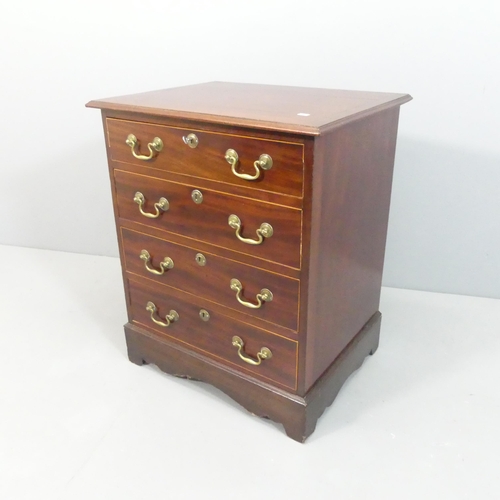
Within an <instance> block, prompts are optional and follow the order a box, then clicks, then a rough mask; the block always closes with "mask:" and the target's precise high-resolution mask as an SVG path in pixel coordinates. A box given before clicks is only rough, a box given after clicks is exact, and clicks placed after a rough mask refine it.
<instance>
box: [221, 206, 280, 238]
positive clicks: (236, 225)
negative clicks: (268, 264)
mask: <svg viewBox="0 0 500 500" xmlns="http://www.w3.org/2000/svg"><path fill="white" fill-rule="evenodd" d="M227 223H228V224H229V227H231V228H233V229H235V230H236V237H237V238H238V239H239V240H240V241H242V242H243V243H248V244H249V245H260V244H261V243H262V242H263V241H264V238H270V237H271V236H272V235H273V233H274V230H273V226H271V224H268V223H267V222H263V223H262V224H261V225H260V227H259V229H257V230H256V231H255V232H256V233H257V239H256V240H252V239H251V238H244V237H243V236H241V220H240V218H239V217H238V216H237V215H234V214H232V215H230V216H229V219H228V220H227Z"/></svg>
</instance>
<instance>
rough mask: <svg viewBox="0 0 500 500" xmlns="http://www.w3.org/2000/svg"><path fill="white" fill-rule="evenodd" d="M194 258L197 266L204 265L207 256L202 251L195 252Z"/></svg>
mask: <svg viewBox="0 0 500 500" xmlns="http://www.w3.org/2000/svg"><path fill="white" fill-rule="evenodd" d="M194 259H195V260H196V262H197V264H198V265H199V266H204V265H205V264H206V263H207V258H206V257H205V256H204V255H203V254H202V253H197V254H196V257H195V258H194Z"/></svg>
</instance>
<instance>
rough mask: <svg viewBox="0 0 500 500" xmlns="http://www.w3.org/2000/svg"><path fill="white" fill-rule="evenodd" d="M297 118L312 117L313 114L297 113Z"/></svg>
mask: <svg viewBox="0 0 500 500" xmlns="http://www.w3.org/2000/svg"><path fill="white" fill-rule="evenodd" d="M297 116H311V113H297Z"/></svg>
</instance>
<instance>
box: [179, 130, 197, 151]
mask: <svg viewBox="0 0 500 500" xmlns="http://www.w3.org/2000/svg"><path fill="white" fill-rule="evenodd" d="M182 140H183V141H184V144H187V145H188V146H189V147H190V148H193V149H194V148H195V147H196V146H198V142H199V141H198V137H197V136H196V134H189V135H187V136H183V137H182Z"/></svg>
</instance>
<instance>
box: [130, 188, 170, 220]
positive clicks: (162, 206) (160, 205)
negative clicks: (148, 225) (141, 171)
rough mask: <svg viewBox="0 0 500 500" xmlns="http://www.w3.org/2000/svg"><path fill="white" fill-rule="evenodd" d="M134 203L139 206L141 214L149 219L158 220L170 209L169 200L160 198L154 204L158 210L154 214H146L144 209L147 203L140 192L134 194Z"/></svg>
mask: <svg viewBox="0 0 500 500" xmlns="http://www.w3.org/2000/svg"><path fill="white" fill-rule="evenodd" d="M134 201H135V202H136V203H137V204H138V205H139V212H141V214H142V215H144V217H148V218H149V219H156V218H157V217H159V216H160V215H161V213H162V212H166V211H167V210H168V209H169V207H170V204H169V203H168V200H167V199H166V198H160V199H159V200H158V201H157V202H156V203H155V204H154V207H155V210H156V211H155V213H154V214H150V213H148V212H144V210H143V209H142V207H143V206H144V204H145V203H146V198H145V197H144V195H143V194H142V193H141V192H140V191H137V193H135V194H134Z"/></svg>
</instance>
